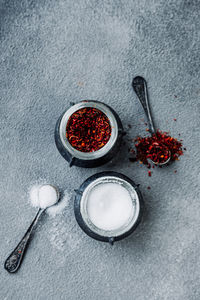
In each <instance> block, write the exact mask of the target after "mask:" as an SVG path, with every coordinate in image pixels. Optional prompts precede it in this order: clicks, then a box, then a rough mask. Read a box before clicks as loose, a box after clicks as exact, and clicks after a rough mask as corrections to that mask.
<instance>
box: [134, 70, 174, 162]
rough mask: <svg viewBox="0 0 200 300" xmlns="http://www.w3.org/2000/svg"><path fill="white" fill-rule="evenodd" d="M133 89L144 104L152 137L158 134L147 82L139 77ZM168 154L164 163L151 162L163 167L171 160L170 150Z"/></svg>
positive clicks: (136, 78) (135, 80)
mask: <svg viewBox="0 0 200 300" xmlns="http://www.w3.org/2000/svg"><path fill="white" fill-rule="evenodd" d="M132 87H133V89H134V91H135V93H136V95H137V96H138V99H139V100H140V103H141V104H142V107H143V109H144V112H145V115H146V117H147V123H148V127H149V132H150V133H151V135H153V134H156V130H155V127H154V124H153V120H152V117H151V112H150V108H149V100H148V93H147V83H146V80H145V79H144V78H143V77H141V76H137V77H135V78H133V81H132ZM168 153H169V155H168V158H167V160H166V161H164V162H162V163H157V162H154V161H153V160H151V161H152V162H153V163H154V164H155V165H158V166H163V165H165V164H167V163H168V162H169V161H170V159H171V152H170V151H169V149H168Z"/></svg>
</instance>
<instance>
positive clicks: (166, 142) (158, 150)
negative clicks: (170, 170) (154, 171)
mask: <svg viewBox="0 0 200 300" xmlns="http://www.w3.org/2000/svg"><path fill="white" fill-rule="evenodd" d="M135 147H136V158H137V160H138V161H139V162H140V163H143V164H145V165H147V167H148V168H149V165H150V163H149V161H148V159H150V160H152V161H153V162H155V163H163V162H165V161H167V160H168V158H169V156H170V154H171V160H170V161H175V160H179V156H181V155H183V149H182V140H180V141H178V140H177V139H176V138H173V137H171V136H170V135H169V133H167V132H162V131H160V130H157V131H156V134H153V135H152V136H149V137H137V138H136V139H135ZM185 149H186V148H184V150H185ZM153 168H154V166H153Z"/></svg>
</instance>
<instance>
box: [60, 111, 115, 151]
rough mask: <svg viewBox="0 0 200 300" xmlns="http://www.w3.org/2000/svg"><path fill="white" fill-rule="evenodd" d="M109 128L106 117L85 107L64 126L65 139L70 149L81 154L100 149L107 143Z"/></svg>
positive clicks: (109, 134) (100, 112)
mask: <svg viewBox="0 0 200 300" xmlns="http://www.w3.org/2000/svg"><path fill="white" fill-rule="evenodd" d="M110 136H111V126H110V122H109V119H108V117H107V116H106V115H105V114H104V113H103V112H102V111H100V110H98V109H96V108H93V107H85V108H82V109H79V110H77V111H76V112H74V113H73V114H72V115H71V116H70V118H69V120H68V123H67V126H66V137H67V139H68V141H69V142H70V144H71V145H72V147H74V148H75V149H77V150H79V151H81V152H93V151H97V150H99V149H101V148H102V147H103V146H105V144H107V142H108V141H109V139H110Z"/></svg>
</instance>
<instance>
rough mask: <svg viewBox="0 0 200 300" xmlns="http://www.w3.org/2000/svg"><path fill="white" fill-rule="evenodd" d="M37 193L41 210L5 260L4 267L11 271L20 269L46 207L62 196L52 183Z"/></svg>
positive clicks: (41, 187)
mask: <svg viewBox="0 0 200 300" xmlns="http://www.w3.org/2000/svg"><path fill="white" fill-rule="evenodd" d="M37 193H38V194H37V197H38V206H39V210H38V212H37V214H36V216H35V218H34V219H33V221H32V223H31V225H30V226H29V228H28V230H27V232H26V233H25V235H24V236H23V238H22V239H21V241H20V242H19V244H18V245H17V247H16V248H15V249H14V251H13V252H12V253H11V254H10V255H9V257H8V258H7V259H6V261H5V264H4V268H5V269H6V270H7V271H8V272H9V273H15V272H16V271H17V270H18V269H19V267H20V265H21V263H22V260H23V257H24V254H25V252H26V249H27V246H28V243H29V240H30V237H31V233H32V231H33V229H34V228H35V227H36V224H37V222H38V220H39V218H40V216H41V214H42V213H43V212H44V211H45V209H46V208H48V207H50V206H52V205H54V204H56V203H57V202H58V200H59V197H60V194H59V191H58V189H57V188H56V187H55V186H53V185H51V184H45V185H41V186H40V187H39V189H38V191H37Z"/></svg>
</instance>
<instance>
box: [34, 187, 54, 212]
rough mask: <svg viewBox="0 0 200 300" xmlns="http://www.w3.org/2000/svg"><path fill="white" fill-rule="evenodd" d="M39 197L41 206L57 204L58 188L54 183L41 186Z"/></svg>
mask: <svg viewBox="0 0 200 300" xmlns="http://www.w3.org/2000/svg"><path fill="white" fill-rule="evenodd" d="M38 198H39V206H40V207H41V208H47V207H49V206H52V205H54V204H56V202H57V201H58V194H57V191H56V189H55V188H54V187H53V186H52V185H50V184H45V185H42V186H41V187H40V188H39V191H38Z"/></svg>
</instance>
